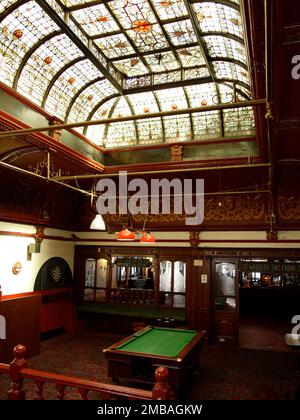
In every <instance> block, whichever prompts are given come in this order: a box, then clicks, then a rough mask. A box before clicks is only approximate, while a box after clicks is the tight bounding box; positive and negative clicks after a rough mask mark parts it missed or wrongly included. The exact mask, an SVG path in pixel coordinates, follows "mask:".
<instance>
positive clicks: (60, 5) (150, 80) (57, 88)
mask: <svg viewBox="0 0 300 420" xmlns="http://www.w3.org/2000/svg"><path fill="white" fill-rule="evenodd" d="M0 79H1V81H2V82H4V83H5V84H7V85H8V86H10V87H12V88H14V89H16V90H17V91H18V92H20V93H21V94H22V95H24V96H26V97H28V98H29V99H30V100H32V101H34V102H35V103H36V104H38V105H40V106H42V107H43V108H44V109H45V110H46V111H48V112H49V113H51V114H53V115H54V116H56V117H58V118H60V119H62V120H64V121H67V122H77V121H86V120H94V119H102V118H105V119H106V118H110V117H119V116H128V115H137V114H143V113H147V112H150V113H151V112H164V111H170V110H172V109H173V110H174V109H175V110H176V109H187V108H193V107H195V108H196V107H200V106H205V105H215V104H222V103H228V102H235V101H243V100H248V99H251V83H250V76H249V68H248V62H247V50H246V42H245V33H244V26H243V21H242V13H241V10H240V1H239V0H214V1H205V0H198V1H197V0H169V1H158V0H106V1H104V0H103V1H94V0H27V1H26V0H19V1H15V0H1V4H0ZM79 131H81V132H83V133H84V134H85V135H86V136H87V137H88V138H90V139H91V140H92V141H94V142H96V143H97V144H103V145H105V146H106V147H119V146H125V145H126V146H130V145H136V144H156V143H164V142H167V143H168V142H178V141H193V140H205V139H214V138H216V139H219V138H226V137H233V136H248V135H253V134H254V132H255V124H254V117H253V110H252V108H239V109H228V110H223V111H210V112H205V113H204V112H203V113H199V112H198V113H196V112H189V113H187V114H183V115H178V116H172V117H171V116H163V115H162V116H161V117H160V118H155V119H153V118H152V119H145V120H140V121H134V122H127V123H122V124H121V123H120V124H113V125H107V126H104V125H99V126H92V127H89V128H86V129H84V130H83V129H82V130H80V129H79Z"/></svg>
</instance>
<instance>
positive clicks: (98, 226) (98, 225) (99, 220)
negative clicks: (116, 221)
mask: <svg viewBox="0 0 300 420" xmlns="http://www.w3.org/2000/svg"><path fill="white" fill-rule="evenodd" d="M90 229H92V230H106V226H105V223H104V220H103V217H102V216H101V214H97V215H96V217H95V219H94V220H93V221H92V223H91V226H90Z"/></svg>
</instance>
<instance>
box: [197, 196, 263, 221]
mask: <svg viewBox="0 0 300 420" xmlns="http://www.w3.org/2000/svg"><path fill="white" fill-rule="evenodd" d="M204 207H205V212H204V222H251V221H258V220H263V219H264V215H265V213H266V210H267V208H266V196H264V195H263V194H257V195H253V194H249V195H248V194H243V195H242V194H241V195H225V196H222V197H221V198H219V197H215V198H209V199H207V200H205V206H204Z"/></svg>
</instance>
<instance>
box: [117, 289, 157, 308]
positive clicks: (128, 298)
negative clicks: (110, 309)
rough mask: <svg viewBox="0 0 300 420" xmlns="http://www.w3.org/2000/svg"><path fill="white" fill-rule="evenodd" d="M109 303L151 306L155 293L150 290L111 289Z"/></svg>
mask: <svg viewBox="0 0 300 420" xmlns="http://www.w3.org/2000/svg"><path fill="white" fill-rule="evenodd" d="M109 302H110V303H128V304H134V305H136V304H139V305H151V304H153V303H154V291H153V290H150V289H111V291H110V298H109Z"/></svg>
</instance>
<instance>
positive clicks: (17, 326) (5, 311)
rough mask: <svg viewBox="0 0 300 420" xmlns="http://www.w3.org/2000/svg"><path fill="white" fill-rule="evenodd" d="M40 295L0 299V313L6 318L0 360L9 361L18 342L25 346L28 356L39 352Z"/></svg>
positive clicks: (0, 343) (0, 345)
mask: <svg viewBox="0 0 300 420" xmlns="http://www.w3.org/2000/svg"><path fill="white" fill-rule="evenodd" d="M40 314H41V296H38V295H34V296H26V297H21V298H14V299H9V300H1V301H0V315H1V316H4V317H5V319H6V340H0V360H1V362H3V363H7V362H10V361H11V355H12V354H13V349H14V347H15V346H17V345H18V344H23V345H24V346H26V348H27V352H28V357H32V356H35V355H37V354H39V353H40V332H41V315H40Z"/></svg>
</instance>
